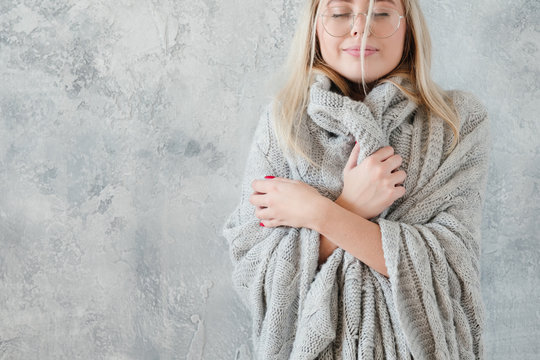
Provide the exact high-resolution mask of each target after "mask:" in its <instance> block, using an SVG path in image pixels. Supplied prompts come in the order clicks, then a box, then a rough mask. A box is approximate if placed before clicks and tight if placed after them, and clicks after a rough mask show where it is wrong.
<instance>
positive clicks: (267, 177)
mask: <svg viewBox="0 0 540 360" xmlns="http://www.w3.org/2000/svg"><path fill="white" fill-rule="evenodd" d="M264 178H265V179H273V178H275V176H265V177H264Z"/></svg>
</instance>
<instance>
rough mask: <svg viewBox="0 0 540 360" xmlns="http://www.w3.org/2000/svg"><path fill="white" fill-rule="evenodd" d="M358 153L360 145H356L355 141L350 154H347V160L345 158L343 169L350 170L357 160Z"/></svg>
mask: <svg viewBox="0 0 540 360" xmlns="http://www.w3.org/2000/svg"><path fill="white" fill-rule="evenodd" d="M358 154H360V145H358V141H357V142H356V144H355V145H354V147H353V149H352V151H351V154H350V155H349V160H347V164H346V165H345V169H347V170H350V169H352V168H354V167H355V166H356V162H357V161H358Z"/></svg>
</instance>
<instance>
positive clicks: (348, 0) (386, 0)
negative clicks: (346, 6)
mask: <svg viewBox="0 0 540 360" xmlns="http://www.w3.org/2000/svg"><path fill="white" fill-rule="evenodd" d="M340 1H341V2H346V3H352V2H353V1H352V0H329V1H328V2H327V3H326V5H327V6H328V5H330V4H331V3H333V2H340ZM375 2H388V3H390V4H392V5H394V6H397V5H396V3H395V1H394V0H375Z"/></svg>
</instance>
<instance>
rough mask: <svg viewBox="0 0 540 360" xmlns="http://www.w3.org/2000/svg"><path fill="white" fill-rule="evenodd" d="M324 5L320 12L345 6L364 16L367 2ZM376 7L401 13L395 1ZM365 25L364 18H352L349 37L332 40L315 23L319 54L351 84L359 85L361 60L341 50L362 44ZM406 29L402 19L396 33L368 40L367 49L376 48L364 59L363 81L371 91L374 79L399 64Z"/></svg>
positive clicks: (385, 2)
mask: <svg viewBox="0 0 540 360" xmlns="http://www.w3.org/2000/svg"><path fill="white" fill-rule="evenodd" d="M323 1H324V0H323ZM327 4H328V1H324V5H323V8H322V10H323V11H324V9H326V8H327V7H338V6H348V7H351V8H352V9H353V11H354V12H355V13H359V12H362V13H365V14H367V10H368V6H369V1H367V0H362V1H359V0H356V1H352V2H346V1H332V2H331V4H328V5H327ZM375 5H376V6H384V7H385V8H391V9H395V10H397V11H398V13H399V14H403V13H404V9H403V5H402V4H401V1H399V0H396V4H393V3H391V2H388V1H376V2H375ZM364 24H365V17H364V16H362V15H359V16H357V17H356V18H355V23H354V26H353V28H352V29H351V33H350V34H349V35H348V36H344V37H334V36H331V35H330V34H328V33H327V32H326V31H325V30H324V27H323V24H322V21H321V20H320V19H319V21H317V37H318V39H319V44H320V47H321V55H322V57H323V59H324V61H325V62H326V63H327V64H328V65H330V66H331V67H332V68H333V69H335V70H336V71H337V72H339V73H340V74H341V75H342V76H343V77H345V78H347V79H348V80H349V81H351V82H352V83H357V84H360V83H361V82H362V67H361V60H360V57H355V56H352V55H351V54H349V53H347V52H345V51H343V50H344V49H347V48H350V47H352V46H360V45H361V41H362V40H361V39H362V36H363V33H364ZM406 29H407V28H406V24H405V19H401V24H400V26H399V28H398V30H397V31H396V33H394V34H393V35H392V36H390V37H388V38H384V39H380V38H375V37H374V36H372V35H369V36H368V37H367V42H366V48H367V46H373V47H375V48H376V49H378V51H377V52H376V53H374V54H371V55H369V56H367V57H365V62H364V66H365V70H366V74H365V81H366V83H367V85H368V86H367V88H368V89H371V87H372V83H373V82H374V81H375V80H377V79H379V78H381V77H383V76H384V75H386V74H388V73H389V72H390V71H392V70H393V69H394V68H395V67H396V66H397V65H398V64H399V61H400V60H401V54H402V53H403V47H404V43H405V34H406ZM362 93H363V92H362ZM353 98H355V100H361V99H362V95H361V93H360V92H359V91H358V93H357V94H355V95H354V96H353Z"/></svg>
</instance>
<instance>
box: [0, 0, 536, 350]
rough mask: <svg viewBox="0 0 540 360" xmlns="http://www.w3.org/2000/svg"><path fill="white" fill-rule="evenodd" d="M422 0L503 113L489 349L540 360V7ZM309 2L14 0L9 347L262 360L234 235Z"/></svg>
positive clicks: (6, 189) (9, 17)
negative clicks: (231, 251) (300, 13)
mask: <svg viewBox="0 0 540 360" xmlns="http://www.w3.org/2000/svg"><path fill="white" fill-rule="evenodd" d="M422 3H423V5H424V10H425V13H426V15H427V17H428V19H429V24H430V26H431V32H432V37H433V42H434V76H435V78H436V79H437V80H438V81H439V83H440V84H441V86H443V87H444V88H459V89H465V90H469V91H472V92H474V93H475V94H477V95H478V96H479V97H480V98H481V99H482V100H483V101H484V103H485V104H486V105H487V107H488V108H489V112H490V115H491V121H492V129H493V136H494V149H493V155H492V167H491V170H490V180H489V183H488V194H489V196H488V198H487V201H486V209H485V219H484V227H483V234H484V240H483V251H482V254H483V258H482V264H483V265H482V281H483V294H484V297H485V302H486V309H487V318H486V320H487V333H486V355H487V358H489V359H533V358H534V357H535V354H538V353H540V345H539V342H538V339H539V338H540V326H539V323H540V310H539V308H540V301H539V299H540V290H539V288H540V276H539V272H540V266H539V260H538V259H539V258H540V249H539V247H538V240H539V235H538V234H539V233H540V228H539V225H538V224H539V215H540V207H539V203H540V196H539V195H538V192H539V191H540V182H539V178H540V161H539V156H538V155H539V151H540V149H539V141H538V138H539V135H540V133H539V129H538V114H539V113H540V107H539V101H538V98H539V97H540V91H539V87H540V69H539V63H540V50H539V48H540V22H539V18H540V11H539V7H540V5H539V2H538V1H525V0H518V1H511V2H510V1H503V0H480V1H476V2H472V3H471V2H470V1H466V0H458V1H450V0H442V1H437V2H430V1H426V0H423V2H422ZM298 4H299V1H288V0H278V1H272V2H268V1H260V0H254V1H227V2H222V1H215V0H201V1H185V0H180V1H172V0H171V1H166V0H152V1H135V0H119V1H93V0H78V1H75V0H72V1H68V0H45V1H36V0H26V1H16V0H0V358H2V359H37V358H40V359H64V358H69V359H72V358H81V359H189V360H194V359H201V358H204V359H231V360H232V359H242V360H246V359H249V358H250V353H251V351H250V341H249V334H250V319H249V315H248V314H247V312H246V310H245V309H244V308H243V307H242V305H241V304H240V302H239V299H238V298H237V296H236V294H235V293H234V292H233V290H232V287H231V281H230V273H231V266H230V261H229V258H228V253H227V245H226V243H225V241H224V239H223V238H222V237H221V235H220V232H221V226H222V224H223V222H224V220H225V217H226V216H227V215H228V214H229V213H230V212H231V211H232V208H233V207H234V206H235V205H236V202H237V201H238V197H239V194H240V189H239V185H240V177H241V176H242V171H243V167H244V162H245V160H246V158H247V154H246V151H247V150H248V147H249V144H250V142H251V136H252V134H253V131H254V128H255V124H256V121H257V120H258V116H259V113H260V111H261V109H262V107H263V106H264V105H265V104H266V103H267V102H268V96H269V95H270V94H271V92H272V85H271V83H270V82H269V80H271V76H272V74H273V73H274V72H275V71H276V70H277V69H278V67H279V66H280V65H281V63H282V62H283V59H284V56H285V54H286V52H287V51H288V44H289V41H290V38H291V36H292V32H293V25H294V22H295V14H296V11H297V9H298Z"/></svg>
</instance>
